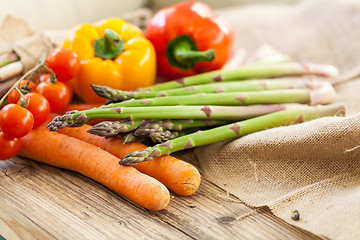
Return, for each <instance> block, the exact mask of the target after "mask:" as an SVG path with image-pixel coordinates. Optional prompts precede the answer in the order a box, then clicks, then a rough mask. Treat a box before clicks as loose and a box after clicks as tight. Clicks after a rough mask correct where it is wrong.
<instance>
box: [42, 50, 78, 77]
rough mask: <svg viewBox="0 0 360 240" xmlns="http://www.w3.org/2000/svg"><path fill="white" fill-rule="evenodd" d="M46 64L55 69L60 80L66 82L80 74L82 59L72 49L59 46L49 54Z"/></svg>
mask: <svg viewBox="0 0 360 240" xmlns="http://www.w3.org/2000/svg"><path fill="white" fill-rule="evenodd" d="M46 66H48V67H49V68H50V69H51V70H53V71H54V73H55V74H56V76H57V78H58V80H59V81H61V82H66V81H68V80H70V79H71V78H73V77H75V76H76V75H77V74H78V72H79V70H80V60H79V58H78V56H77V54H76V53H75V52H74V51H72V50H71V49H68V48H57V49H55V50H53V51H52V52H51V53H50V54H49V55H48V57H47V59H46Z"/></svg>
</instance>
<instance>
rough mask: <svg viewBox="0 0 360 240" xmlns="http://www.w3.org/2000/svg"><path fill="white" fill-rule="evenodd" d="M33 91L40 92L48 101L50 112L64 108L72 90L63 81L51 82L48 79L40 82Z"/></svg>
mask: <svg viewBox="0 0 360 240" xmlns="http://www.w3.org/2000/svg"><path fill="white" fill-rule="evenodd" d="M35 92H37V93H40V94H42V95H43V96H44V97H45V98H46V99H47V100H48V102H49V104H50V109H51V112H53V113H56V112H60V111H62V110H64V109H65V108H66V106H67V105H69V103H70V101H71V99H72V90H71V89H70V88H69V87H68V86H67V85H66V84H65V83H63V82H59V81H57V82H56V83H52V82H51V81H50V79H49V80H47V81H45V82H42V83H40V84H39V85H38V86H37V87H36V89H35Z"/></svg>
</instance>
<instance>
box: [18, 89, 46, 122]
mask: <svg viewBox="0 0 360 240" xmlns="http://www.w3.org/2000/svg"><path fill="white" fill-rule="evenodd" d="M21 101H26V102H28V105H27V106H26V109H27V110H29V111H30V112H31V113H32V114H33V116H34V126H33V128H36V127H38V126H40V125H41V124H43V123H44V122H45V121H46V119H47V118H48V117H49V114H50V104H49V102H48V100H47V99H46V98H45V97H44V96H43V95H41V94H40V93H28V94H25V95H24V99H20V100H19V101H18V104H20V102H21Z"/></svg>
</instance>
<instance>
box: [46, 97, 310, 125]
mask: <svg viewBox="0 0 360 240" xmlns="http://www.w3.org/2000/svg"><path fill="white" fill-rule="evenodd" d="M306 107H307V105H305V104H269V105H249V106H208V105H205V106H176V107H173V106H157V107H115V108H109V107H102V108H101V107H100V108H93V109H89V110H83V111H76V110H75V111H70V112H67V113H65V114H64V115H63V116H58V117H55V118H54V119H53V120H52V121H51V122H50V123H49V124H48V128H49V129H50V131H57V130H58V129H61V128H65V127H79V126H82V125H84V124H85V123H87V122H89V121H90V120H94V119H99V118H114V119H124V118H132V119H206V120H228V121H229V120H234V121H238V120H243V119H248V118H252V117H256V116H260V115H264V114H267V113H271V112H277V111H281V110H285V109H289V108H306Z"/></svg>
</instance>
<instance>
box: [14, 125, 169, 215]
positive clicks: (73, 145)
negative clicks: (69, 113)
mask: <svg viewBox="0 0 360 240" xmlns="http://www.w3.org/2000/svg"><path fill="white" fill-rule="evenodd" d="M44 143H45V144H44ZM19 155H20V156H22V157H26V158H30V159H33V160H35V161H39V162H42V163H46V164H49V165H52V166H56V167H60V168H64V169H68V170H72V171H76V172H78V173H81V174H83V175H84V176H87V177H89V178H91V179H93V180H95V181H97V182H99V183H101V184H103V185H105V186H106V187H108V188H110V189H112V190H113V191H115V192H117V193H119V194H120V195H122V196H125V197H127V198H128V199H130V200H132V201H134V202H135V203H137V204H139V205H140V206H143V207H145V208H147V209H149V210H161V209H164V208H165V207H166V206H167V205H168V203H169V201H170V194H169V191H168V189H167V188H166V187H165V186H164V185H163V184H162V183H160V182H159V181H158V180H156V179H154V178H152V177H150V176H148V175H146V174H143V173H141V172H139V171H138V170H136V169H135V168H133V167H126V166H121V165H119V164H118V161H119V159H118V158H117V157H115V156H113V155H112V154H110V153H108V152H107V151H104V150H102V149H100V148H99V147H96V146H94V145H92V144H89V143H86V142H83V141H81V140H79V139H76V138H73V137H69V136H66V135H64V134H61V133H58V132H50V131H49V130H48V129H47V128H46V127H45V126H40V127H38V128H36V129H33V130H32V131H31V132H30V133H29V134H27V135H26V136H25V137H23V138H22V148H21V150H20V153H19Z"/></svg>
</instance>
